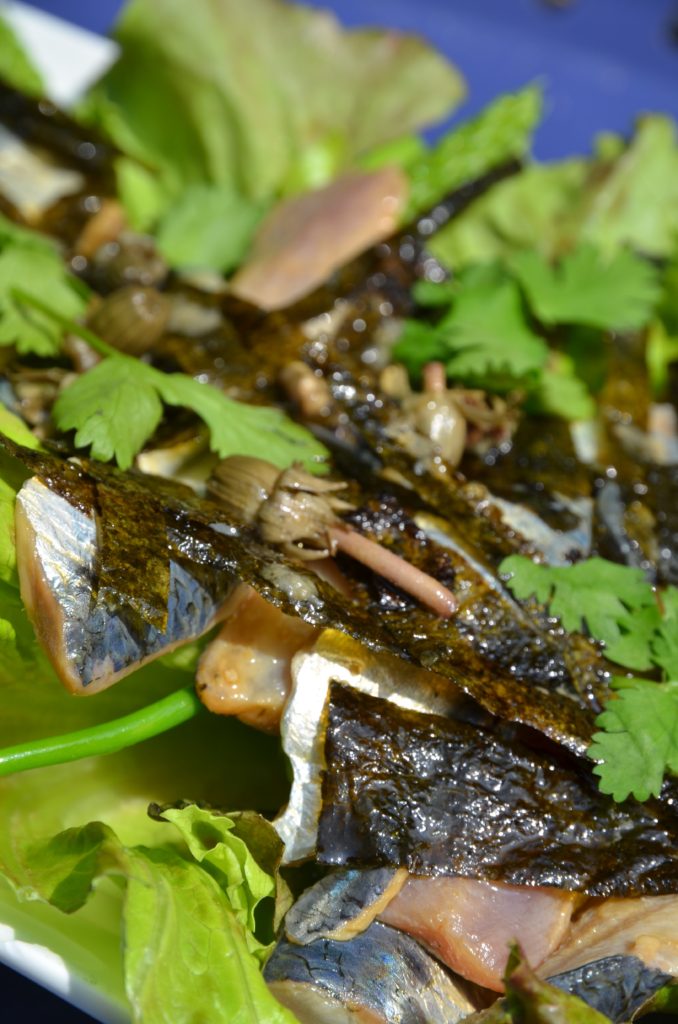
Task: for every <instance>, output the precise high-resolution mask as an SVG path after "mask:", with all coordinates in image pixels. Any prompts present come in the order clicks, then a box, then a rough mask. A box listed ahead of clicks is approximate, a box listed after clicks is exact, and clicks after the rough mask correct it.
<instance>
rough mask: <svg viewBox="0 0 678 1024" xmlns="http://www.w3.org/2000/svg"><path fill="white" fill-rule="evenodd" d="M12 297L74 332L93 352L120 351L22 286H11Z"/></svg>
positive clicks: (65, 329)
mask: <svg viewBox="0 0 678 1024" xmlns="http://www.w3.org/2000/svg"><path fill="white" fill-rule="evenodd" d="M11 294H12V298H13V299H14V301H15V302H18V303H19V305H22V306H29V307H31V308H32V309H35V310H37V312H38V313H42V314H43V316H47V317H49V318H50V320H53V321H54V323H55V324H59V326H60V327H62V328H63V329H64V331H68V333H69V334H75V335H77V336H78V337H79V338H82V340H83V341H86V342H87V344H88V345H91V346H92V348H93V349H94V350H95V352H98V353H99V354H100V355H102V356H118V355H120V353H119V352H118V350H117V349H115V348H113V346H112V345H109V344H108V342H106V341H104V340H103V338H100V337H99V335H98V334H95V333H94V331H90V329H89V327H85V326H84V325H83V324H79V323H78V322H77V321H76V320H71V319H69V317H67V316H62V315H61V313H57V312H56V311H55V310H53V309H51V307H50V306H48V305H47V304H46V303H44V302H43V301H42V299H37V298H36V297H35V295H31V294H30V292H25V291H24V290H23V288H12V292H11Z"/></svg>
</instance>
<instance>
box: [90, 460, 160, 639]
mask: <svg viewBox="0 0 678 1024" xmlns="http://www.w3.org/2000/svg"><path fill="white" fill-rule="evenodd" d="M97 502H98V508H99V516H100V521H102V522H105V524H106V528H105V529H100V530H99V531H98V532H99V542H98V545H97V561H98V566H97V579H98V581H99V585H98V595H99V598H100V599H102V600H103V601H105V602H107V603H108V604H109V606H110V607H111V608H112V609H115V610H117V611H120V602H121V599H123V600H124V608H125V611H126V612H127V613H128V614H129V615H133V616H136V617H138V618H139V619H141V621H142V622H147V623H149V624H150V625H152V626H155V627H156V628H157V629H159V630H164V629H165V628H166V626H167V597H168V593H169V585H170V568H169V560H168V558H167V537H166V533H165V531H164V530H162V529H158V528H157V527H158V526H159V525H162V524H163V523H164V518H165V513H164V510H163V508H162V505H161V504H160V503H159V502H158V501H155V500H153V499H152V498H150V497H149V495H147V494H145V493H144V492H143V491H140V489H139V488H135V487H125V486H124V478H123V479H120V478H119V479H118V480H116V481H115V484H114V485H111V484H109V483H107V482H105V481H101V482H99V483H98V484H97Z"/></svg>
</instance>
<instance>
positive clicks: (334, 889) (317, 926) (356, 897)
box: [285, 868, 407, 946]
mask: <svg viewBox="0 0 678 1024" xmlns="http://www.w3.org/2000/svg"><path fill="white" fill-rule="evenodd" d="M406 881H407V871H406V870H405V869H404V868H367V869H360V868H348V869H346V870H344V871H334V872H332V873H331V874H329V875H325V877H324V878H321V880H320V881H319V882H316V883H315V885H312V886H311V887H310V889H306V891H305V892H303V893H302V894H301V896H300V897H299V899H298V900H297V902H296V903H295V904H294V906H293V907H291V909H290V910H289V911H288V912H287V915H286V917H285V934H286V936H287V938H288V939H289V940H290V942H294V943H296V944H297V945H300V946H306V945H308V944H309V943H310V942H315V941H316V940H317V939H338V940H340V941H342V942H343V941H346V940H347V939H352V938H354V937H355V936H356V935H359V934H360V932H362V931H365V929H366V928H368V927H369V925H370V924H371V923H372V921H374V919H375V918H376V917H377V915H378V914H381V913H382V911H383V910H385V908H386V907H387V906H388V904H389V903H390V902H391V900H392V899H393V898H394V896H396V895H397V893H399V892H400V890H401V889H402V887H403V885H404V884H405V882H406Z"/></svg>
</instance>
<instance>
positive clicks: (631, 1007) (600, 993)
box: [547, 956, 672, 1024]
mask: <svg viewBox="0 0 678 1024" xmlns="http://www.w3.org/2000/svg"><path fill="white" fill-rule="evenodd" d="M547 980H548V982H549V984H551V985H555V986H556V988H559V989H562V991H563V992H570V993H571V994H572V995H575V996H579V998H580V999H583V1001H584V1002H585V1003H588V1005H589V1006H592V1007H593V1008H594V1009H595V1010H598V1012H599V1013H604V1014H605V1016H606V1017H609V1018H610V1020H611V1021H612V1022H613V1024H623V1022H624V1021H627V1020H632V1019H633V1017H634V1015H635V1014H636V1013H637V1012H638V1010H640V1009H641V1008H642V1007H643V1006H645V1004H646V1003H647V1002H648V1001H649V1000H650V999H652V997H653V996H654V995H655V993H656V992H658V991H659V990H660V989H662V988H663V987H664V986H665V985H667V984H669V983H670V982H671V981H672V978H671V975H670V974H665V973H664V972H663V971H658V970H657V969H656V968H654V967H648V966H647V964H645V963H643V961H642V960H640V959H639V958H638V957H637V956H606V957H603V958H602V959H601V960H593V961H592V962H591V963H589V964H584V965H583V966H582V967H575V968H574V969H573V970H571V971H563V973H562V974H555V975H553V976H552V977H550V978H548V979H547Z"/></svg>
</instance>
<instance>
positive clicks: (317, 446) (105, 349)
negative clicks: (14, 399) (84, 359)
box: [12, 289, 327, 472]
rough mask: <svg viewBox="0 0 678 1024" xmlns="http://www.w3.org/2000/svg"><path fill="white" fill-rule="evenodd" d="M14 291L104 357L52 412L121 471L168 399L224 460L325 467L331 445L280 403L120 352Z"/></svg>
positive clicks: (58, 422)
mask: <svg viewBox="0 0 678 1024" xmlns="http://www.w3.org/2000/svg"><path fill="white" fill-rule="evenodd" d="M12 296H13V299H14V301H15V302H17V303H18V304H19V305H20V306H27V307H28V308H29V309H33V310H35V311H37V313H39V314H40V315H41V316H43V317H44V318H46V319H51V320H52V321H53V322H56V323H57V324H60V326H61V328H62V329H63V330H65V331H69V332H71V333H73V334H77V335H78V336H79V337H81V338H83V340H84V341H86V342H87V343H88V344H89V345H91V346H92V348H94V349H95V350H96V351H97V352H98V353H99V354H100V355H102V356H103V357H104V358H103V359H102V361H101V362H100V363H98V364H97V365H96V366H95V367H94V368H93V369H91V370H89V371H88V372H87V373H84V374H82V375H81V376H79V377H78V378H77V379H76V380H75V381H74V382H73V383H72V384H70V385H69V386H68V387H67V388H65V389H64V390H63V391H62V392H61V394H60V395H59V397H58V399H57V401H56V402H55V404H54V408H53V410H52V414H53V417H54V421H55V423H56V425H57V427H58V428H59V429H60V430H75V431H76V435H75V444H76V446H77V447H78V448H87V447H90V448H91V451H92V455H93V456H94V458H96V459H100V460H101V461H104V462H106V461H108V460H109V459H115V460H116V462H117V463H118V465H119V466H120V468H121V469H128V468H129V466H131V464H132V462H133V460H134V457H135V456H136V455H137V454H138V452H140V451H141V449H142V448H143V446H144V444H145V443H146V442H147V441H148V440H149V438H150V437H151V436H152V435H153V432H154V431H155V429H156V427H157V426H158V424H159V423H160V420H161V418H162V415H163V405H171V406H182V407H184V408H186V409H191V410H192V411H193V412H195V413H196V415H198V416H199V417H200V418H201V419H202V420H203V422H204V423H205V424H206V425H207V428H208V430H209V434H210V446H211V448H212V450H213V451H214V452H216V453H217V455H219V456H220V458H226V456H228V455H234V454H238V455H252V456H259V457H265V458H266V459H267V460H268V461H269V462H272V463H274V464H275V465H276V466H280V467H281V468H282V469H284V468H286V467H287V466H289V465H290V464H291V463H292V462H295V461H298V462H302V463H303V464H304V465H305V466H307V467H308V468H309V469H311V470H315V471H316V472H317V471H318V470H319V469H320V470H322V460H323V458H324V457H325V456H326V455H327V450H326V448H325V447H324V445H322V444H321V443H320V442H319V441H317V440H316V439H315V438H314V437H313V435H312V434H311V433H310V432H309V431H308V430H306V429H305V428H304V427H301V426H299V424H297V423H294V422H293V420H291V419H289V418H288V417H287V416H285V415H284V413H282V412H281V411H280V410H279V409H274V408H272V407H270V406H253V405H246V404H245V403H243V402H237V401H235V400H234V399H232V398H229V397H228V396H227V395H225V394H223V392H221V391H218V390H217V389H216V388H213V387H211V386H210V385H209V384H203V383H201V382H200V381H197V380H194V379H193V378H192V377H188V376H187V375H186V374H183V373H169V374H168V373H163V372H162V371H161V370H157V369H156V368H155V367H153V366H149V365H148V364H147V363H143V362H141V361H140V360H139V359H136V358H134V357H133V356H128V355H125V354H123V353H121V352H118V351H117V350H116V349H114V348H113V347H112V346H110V345H108V344H107V343H106V342H105V341H103V340H102V339H101V338H99V337H98V336H97V335H96V334H94V333H93V332H92V331H90V330H89V329H88V328H86V327H83V326H82V325H81V324H78V323H75V322H74V321H70V320H68V319H67V318H65V317H63V316H61V315H60V314H59V313H57V312H56V311H55V310H53V309H51V308H50V307H49V306H48V305H47V304H46V303H43V302H42V301H41V300H39V299H37V298H36V297H35V296H34V295H32V294H31V293H29V292H26V291H24V290H23V289H14V291H13V293H12Z"/></svg>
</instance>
